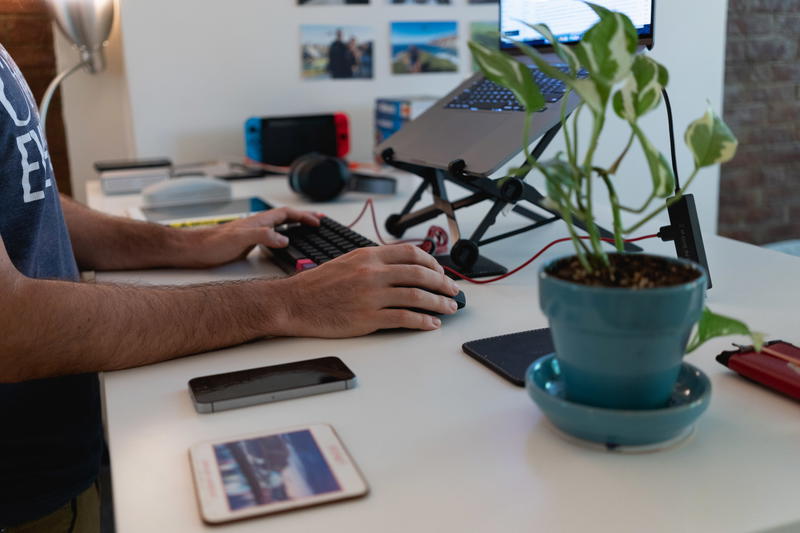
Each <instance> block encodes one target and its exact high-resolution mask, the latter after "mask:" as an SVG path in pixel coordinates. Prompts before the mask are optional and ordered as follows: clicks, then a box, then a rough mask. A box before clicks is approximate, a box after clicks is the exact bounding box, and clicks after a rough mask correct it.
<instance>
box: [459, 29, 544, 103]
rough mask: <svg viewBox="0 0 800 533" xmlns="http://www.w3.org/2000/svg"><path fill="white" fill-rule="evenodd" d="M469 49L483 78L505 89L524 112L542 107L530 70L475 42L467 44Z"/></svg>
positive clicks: (539, 93)
mask: <svg viewBox="0 0 800 533" xmlns="http://www.w3.org/2000/svg"><path fill="white" fill-rule="evenodd" d="M469 48H470V50H471V51H472V57H473V58H475V62H476V63H478V66H479V67H480V68H481V71H483V74H484V76H486V77H487V78H489V79H490V80H492V81H493V82H495V83H497V84H498V85H502V86H503V87H507V88H508V89H509V90H510V91H511V92H513V93H514V96H516V97H517V100H518V101H519V102H520V103H521V104H522V105H523V106H525V109H526V110H528V111H530V112H532V111H536V110H537V109H541V108H542V107H543V106H544V96H542V91H541V90H540V89H539V85H538V84H537V83H536V82H534V81H533V76H532V75H531V71H530V69H528V67H526V66H525V65H524V64H522V62H520V61H516V60H514V59H511V58H510V57H509V56H508V55H507V54H504V53H502V52H500V51H499V50H492V49H491V48H488V47H486V46H484V45H482V44H480V43H477V42H475V41H470V42H469Z"/></svg>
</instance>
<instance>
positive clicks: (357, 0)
mask: <svg viewBox="0 0 800 533" xmlns="http://www.w3.org/2000/svg"><path fill="white" fill-rule="evenodd" d="M364 4H369V0H297V5H299V6H349V5H364Z"/></svg>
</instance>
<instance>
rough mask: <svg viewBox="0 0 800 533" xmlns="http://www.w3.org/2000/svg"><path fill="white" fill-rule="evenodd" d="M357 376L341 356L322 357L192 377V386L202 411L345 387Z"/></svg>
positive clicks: (218, 409) (198, 406) (196, 402)
mask: <svg viewBox="0 0 800 533" xmlns="http://www.w3.org/2000/svg"><path fill="white" fill-rule="evenodd" d="M355 377H356V376H355V374H354V373H353V371H352V370H350V369H349V368H348V367H347V365H345V364H344V363H343V362H342V360H341V359H339V358H338V357H320V358H318V359H308V360H305V361H298V362H295V363H286V364H282V365H272V366H264V367H260V368H251V369H247V370H239V371H237V372H228V373H225V374H215V375H211V376H203V377H198V378H194V379H192V380H190V381H189V388H190V390H191V393H192V397H193V399H194V403H195V407H196V408H197V409H198V411H200V412H215V411H221V410H223V409H232V408H235V407H244V406H246V405H254V404H257V403H265V402H272V401H278V400H285V399H289V398H297V397H300V396H308V395H311V394H319V393H322V392H330V391H334V390H344V389H347V388H351V387H352V386H353V385H354V381H355Z"/></svg>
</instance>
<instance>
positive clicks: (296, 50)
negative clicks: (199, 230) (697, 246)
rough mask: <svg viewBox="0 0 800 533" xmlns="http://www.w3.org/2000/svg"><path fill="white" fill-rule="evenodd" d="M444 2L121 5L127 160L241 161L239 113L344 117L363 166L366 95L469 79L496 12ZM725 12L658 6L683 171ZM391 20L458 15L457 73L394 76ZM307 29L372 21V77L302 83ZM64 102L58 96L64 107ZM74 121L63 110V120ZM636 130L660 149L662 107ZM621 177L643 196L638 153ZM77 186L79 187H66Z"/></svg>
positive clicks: (630, 191)
mask: <svg viewBox="0 0 800 533" xmlns="http://www.w3.org/2000/svg"><path fill="white" fill-rule="evenodd" d="M453 4H454V5H453V6H390V5H384V0H372V5H369V6H317V7H315V6H302V7H298V6H296V0H228V1H225V2H220V1H218V0H169V1H164V0H121V15H122V17H121V20H122V28H123V40H124V46H123V47H122V48H123V52H124V63H125V66H126V74H127V82H128V90H129V93H130V106H131V111H132V130H131V131H132V146H135V148H136V155H138V156H141V157H146V156H159V155H166V156H169V157H172V158H173V159H174V160H175V161H176V162H188V161H196V160H204V159H208V158H215V157H219V156H226V155H241V154H243V151H244V142H243V134H242V125H243V123H244V120H245V119H246V118H247V117H249V116H253V115H275V114H295V113H316V112H330V111H334V110H342V111H346V112H347V113H349V114H350V116H351V119H352V129H353V131H354V139H353V150H352V158H353V159H356V160H359V159H360V160H363V159H367V158H368V157H369V156H370V153H371V148H372V135H373V133H372V112H373V101H374V98H375V97H376V96H393V95H408V94H443V93H445V92H447V91H448V90H449V89H451V88H452V87H453V86H454V85H455V84H456V83H457V82H458V81H459V80H461V79H462V78H463V77H465V76H467V75H468V74H469V68H470V67H469V60H468V51H467V49H466V43H465V41H466V36H467V34H468V31H469V21H472V20H487V19H491V18H493V17H494V16H495V14H496V9H497V7H496V6H472V5H467V2H466V0H453ZM726 12H727V0H658V2H657V10H656V46H655V49H654V51H653V56H654V57H655V58H656V59H657V60H659V61H661V62H662V63H664V64H665V65H666V66H667V67H668V68H669V70H670V72H671V77H672V82H671V84H670V95H671V98H672V104H673V108H674V110H675V118H676V125H677V128H678V132H677V133H678V137H679V153H678V157H679V162H680V163H681V164H680V169H681V170H682V171H683V174H686V173H688V169H689V165H690V162H691V159H690V156H689V154H688V152H687V151H686V150H685V149H684V148H682V146H683V142H682V137H683V131H684V129H685V127H686V125H687V124H688V123H689V122H690V120H692V119H694V118H695V117H697V116H699V115H700V114H702V112H703V111H704V109H705V105H706V100H707V99H708V100H709V101H710V102H711V103H712V105H713V106H714V107H715V108H716V109H717V110H720V108H721V104H722V83H723V72H724V71H723V68H724V49H725V17H726ZM389 20H457V21H458V22H459V32H460V34H461V36H462V39H461V41H462V43H461V50H460V52H461V58H462V61H461V72H460V73H459V74H444V73H438V74H424V75H405V76H403V75H392V74H391V73H390V61H389V27H388V21H389ZM315 23H316V24H336V25H338V24H341V25H347V24H351V25H370V26H373V27H374V28H375V48H374V65H375V66H374V76H375V78H374V79H373V80H371V81H370V80H346V81H342V80H337V81H303V80H302V79H301V76H300V61H299V57H300V45H299V26H300V25H301V24H315ZM72 105H73V101H72V100H70V99H69V98H68V99H67V102H66V106H67V108H68V111H71V109H70V107H71V106H72ZM72 116H73V114H72V113H69V112H68V115H67V121H68V122H70V121H71V120H72V118H71V117H72ZM94 118H95V119H97V120H98V121H100V123H103V124H105V127H104V128H103V129H107V128H112V127H119V128H122V129H124V128H126V127H127V125H126V124H125V123H124V120H122V119H121V118H120V117H117V116H115V115H114V114H109V115H108V116H101V117H94ZM645 124H646V131H648V132H649V133H650V135H651V138H652V140H653V142H654V143H655V144H656V145H657V146H659V147H660V148H662V149H663V150H664V151H666V150H667V148H668V144H667V136H666V126H665V124H666V120H665V117H664V114H663V111H660V110H659V111H656V112H655V113H653V115H652V116H650V117H648V119H647V121H646V123H645ZM625 133H626V129H625V128H624V125H623V124H620V123H615V122H614V121H612V123H611V124H609V126H608V131H607V138H610V139H612V141H611V142H610V143H609V144H608V145H604V146H603V149H601V150H600V152H599V157H600V158H601V159H600V161H603V160H604V159H605V160H610V159H611V158H612V157H613V155H614V154H615V153H616V150H617V148H616V146H617V145H620V146H621V144H622V143H624V140H625V139H626V138H627V137H626V135H625ZM72 134H73V133H72V128H70V135H72ZM557 144H558V143H554V150H555V149H556V148H557ZM551 152H553V150H551ZM97 157H98V158H99V157H100V156H97ZM103 157H105V156H103ZM718 176H719V173H718V171H717V170H716V169H714V170H710V171H706V172H705V173H704V175H702V176H701V177H700V178H702V179H700V178H698V181H697V182H696V183H695V185H696V186H695V187H693V192H694V193H695V195H696V197H697V198H696V199H697V202H698V208H699V211H700V216H701V219H702V222H703V226H704V229H705V231H706V232H715V231H716V218H717V191H718V183H719V177H718ZM620 179H621V180H623V181H624V183H625V184H624V185H623V186H622V189H623V191H622V196H623V198H631V203H635V201H636V200H638V198H640V197H641V195H642V194H644V191H646V190H649V189H648V188H647V187H649V178H648V173H647V167H646V164H645V162H644V160H643V158H642V157H640V156H638V155H635V156H634V157H631V158H630V160H629V161H628V164H627V165H626V166H625V167H623V172H622V173H621V176H620ZM77 187H82V185H78V184H77V182H76V188H77Z"/></svg>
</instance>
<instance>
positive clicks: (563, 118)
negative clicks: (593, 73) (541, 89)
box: [561, 89, 575, 162]
mask: <svg viewBox="0 0 800 533" xmlns="http://www.w3.org/2000/svg"><path fill="white" fill-rule="evenodd" d="M571 92H572V89H567V92H566V94H565V95H564V97H563V98H562V99H561V125H562V129H563V130H564V145H565V146H566V147H567V159H568V160H569V161H570V162H571V161H572V160H573V159H575V157H574V153H573V151H572V139H571V138H570V135H569V124H567V102H568V101H569V96H570V93H571Z"/></svg>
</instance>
